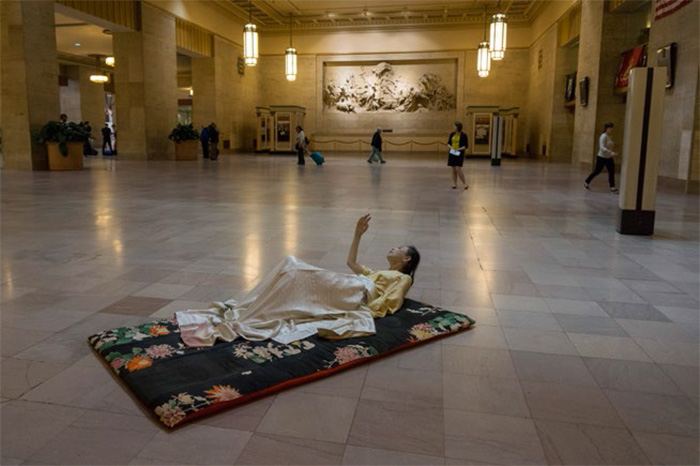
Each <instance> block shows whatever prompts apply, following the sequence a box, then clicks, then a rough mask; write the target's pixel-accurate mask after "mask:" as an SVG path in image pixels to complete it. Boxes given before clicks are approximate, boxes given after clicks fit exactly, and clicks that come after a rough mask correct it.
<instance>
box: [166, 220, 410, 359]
mask: <svg viewBox="0 0 700 466" xmlns="http://www.w3.org/2000/svg"><path fill="white" fill-rule="evenodd" d="M370 219H371V217H370V216H369V215H365V216H363V217H361V218H360V219H359V220H358V221H357V226H356V227H355V236H354V238H353V241H352V245H351V246H350V253H349V254H348V261H347V264H348V267H350V269H351V270H352V271H353V272H355V274H356V275H349V274H344V273H338V272H333V271H330V270H324V269H320V268H318V267H314V266H312V265H309V264H307V263H305V262H303V261H301V260H299V259H297V258H295V257H287V258H286V259H284V260H283V261H282V262H281V263H280V264H278V265H277V266H276V267H275V268H274V269H272V270H271V271H270V273H268V274H267V275H266V276H265V277H264V278H263V279H262V281H261V282H260V283H258V285H257V286H256V287H255V288H253V290H252V291H250V293H248V294H247V295H246V296H245V297H244V298H243V300H241V301H240V302H236V301H234V300H232V299H231V300H228V301H226V302H223V303H214V304H213V305H212V307H210V308H209V309H204V310H188V311H182V312H178V313H177V314H176V317H177V322H178V325H179V326H180V332H181V333H180V335H181V337H182V340H183V341H184V342H185V344H187V345H188V346H211V345H213V344H214V343H215V342H216V340H217V338H218V339H221V340H225V341H233V340H235V339H236V338H238V337H242V338H245V339H247V340H251V341H260V340H268V339H272V340H274V341H277V342H279V343H283V344H287V343H290V342H292V341H297V340H301V339H304V338H307V337H309V336H311V335H315V334H317V333H318V334H319V335H320V336H323V337H325V338H329V339H343V338H352V337H360V336H366V335H373V334H374V333H375V327H374V319H375V318H380V317H384V316H386V315H387V314H393V313H394V312H396V311H398V310H399V309H400V308H401V306H402V305H403V300H404V296H405V295H406V293H407V292H408V290H409V288H410V287H411V284H412V283H413V276H414V274H415V271H416V268H417V267H418V263H419V262H420V254H419V253H418V250H417V249H416V248H415V247H413V246H402V247H398V248H392V249H390V250H389V252H388V253H387V256H386V258H387V261H388V262H389V269H388V270H380V271H376V272H375V271H372V270H370V269H368V268H367V267H363V266H362V265H360V264H358V263H357V249H358V247H359V245H360V239H361V238H362V235H363V234H364V233H365V232H366V231H367V229H368V228H369V221H370Z"/></svg>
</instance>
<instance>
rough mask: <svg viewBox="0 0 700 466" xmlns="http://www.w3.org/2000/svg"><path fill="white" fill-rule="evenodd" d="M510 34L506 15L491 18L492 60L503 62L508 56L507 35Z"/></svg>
mask: <svg viewBox="0 0 700 466" xmlns="http://www.w3.org/2000/svg"><path fill="white" fill-rule="evenodd" d="M507 33H508V23H507V22H506V15H504V14H502V13H498V14H495V15H493V16H492V17H491V37H490V41H489V44H490V47H491V48H490V49H489V51H490V52H491V59H493V60H503V57H504V56H505V54H506V35H507Z"/></svg>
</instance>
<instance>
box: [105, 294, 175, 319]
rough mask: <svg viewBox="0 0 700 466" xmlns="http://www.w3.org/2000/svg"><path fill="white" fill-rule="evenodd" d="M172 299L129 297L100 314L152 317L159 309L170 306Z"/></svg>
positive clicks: (111, 305)
mask: <svg viewBox="0 0 700 466" xmlns="http://www.w3.org/2000/svg"><path fill="white" fill-rule="evenodd" d="M170 302H171V300H170V299H162V298H150V297H140V296H128V297H126V298H124V299H120V300H119V301H117V302H116V303H114V304H110V305H109V306H107V307H106V308H104V309H102V310H101V311H100V312H104V313H108V314H120V315H130V316H143V317H146V316H150V315H151V314H153V313H154V312H156V311H157V310H158V309H160V308H162V307H165V306H166V305H168V304H170Z"/></svg>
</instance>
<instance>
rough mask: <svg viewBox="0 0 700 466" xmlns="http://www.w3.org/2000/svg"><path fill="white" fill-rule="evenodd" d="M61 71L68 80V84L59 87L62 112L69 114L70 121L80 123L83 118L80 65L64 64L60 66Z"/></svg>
mask: <svg viewBox="0 0 700 466" xmlns="http://www.w3.org/2000/svg"><path fill="white" fill-rule="evenodd" d="M60 73H61V75H62V76H64V77H65V78H67V81H68V82H67V84H68V85H67V86H59V88H58V92H59V99H60V104H61V113H65V114H66V115H67V116H68V121H74V122H76V123H78V122H80V121H82V120H83V114H82V111H81V107H80V67H79V66H66V65H63V66H61V67H60Z"/></svg>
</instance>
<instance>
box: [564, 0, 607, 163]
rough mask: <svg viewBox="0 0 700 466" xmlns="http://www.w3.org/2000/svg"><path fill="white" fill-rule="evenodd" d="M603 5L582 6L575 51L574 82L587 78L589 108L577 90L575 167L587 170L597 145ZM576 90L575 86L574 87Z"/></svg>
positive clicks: (583, 3) (592, 3)
mask: <svg viewBox="0 0 700 466" xmlns="http://www.w3.org/2000/svg"><path fill="white" fill-rule="evenodd" d="M604 10H605V3H604V2H582V3H581V34H580V36H579V47H578V68H577V72H576V80H577V81H579V82H580V81H581V80H582V79H583V78H585V77H588V79H589V88H588V105H587V106H585V107H582V106H581V93H580V89H579V88H577V89H576V96H577V97H576V116H575V120H574V143H573V157H572V159H573V160H572V162H573V163H574V164H581V165H584V166H590V164H591V161H592V160H593V157H594V156H595V153H596V152H594V150H595V145H596V142H597V141H596V132H597V128H596V115H597V109H598V76H599V74H600V51H601V45H602V33H603V12H604ZM576 85H577V86H578V83H576Z"/></svg>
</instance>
